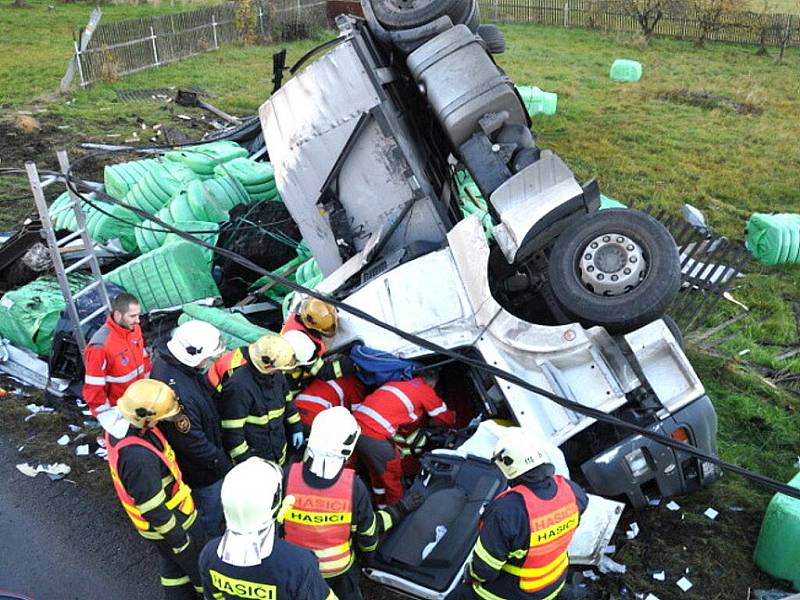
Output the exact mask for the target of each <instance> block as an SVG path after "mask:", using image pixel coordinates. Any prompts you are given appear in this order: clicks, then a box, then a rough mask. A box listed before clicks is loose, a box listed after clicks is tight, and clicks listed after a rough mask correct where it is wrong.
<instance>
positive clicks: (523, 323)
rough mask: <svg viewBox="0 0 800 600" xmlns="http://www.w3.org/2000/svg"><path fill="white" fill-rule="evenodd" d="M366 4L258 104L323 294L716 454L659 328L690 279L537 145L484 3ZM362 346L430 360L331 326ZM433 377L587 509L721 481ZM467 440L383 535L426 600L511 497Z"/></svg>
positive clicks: (475, 372) (639, 221)
mask: <svg viewBox="0 0 800 600" xmlns="http://www.w3.org/2000/svg"><path fill="white" fill-rule="evenodd" d="M362 7H363V9H364V18H363V19H361V18H356V17H352V16H345V15H342V16H340V17H338V18H337V21H336V24H337V26H338V29H339V37H338V38H337V39H336V40H335V41H334V42H332V43H331V42H329V43H327V44H325V45H323V46H321V47H320V48H318V49H317V51H315V52H312V53H309V55H307V56H306V57H304V59H303V61H304V62H305V63H308V64H304V65H303V69H302V70H300V71H299V72H297V73H296V75H295V76H294V77H293V78H292V79H290V80H289V81H287V82H286V84H285V85H284V86H283V87H282V88H281V89H279V90H278V91H277V92H276V93H275V94H273V95H272V97H271V98H270V99H269V100H268V101H267V102H265V103H264V105H263V106H262V107H261V109H260V119H261V124H262V128H263V132H264V137H265V140H266V144H267V147H268V148H269V154H270V160H271V161H272V164H273V167H274V170H275V179H276V182H277V187H278V189H279V191H280V194H281V196H282V197H283V199H284V202H285V204H286V206H287V207H288V209H289V211H290V213H291V215H292V217H293V218H294V220H295V221H296V223H297V224H298V226H299V228H300V231H301V233H302V236H303V239H304V241H305V242H306V244H307V245H308V246H309V248H310V249H311V251H312V252H313V254H314V257H315V258H316V259H317V261H318V263H319V265H320V267H321V269H322V271H323V273H324V274H325V275H326V278H325V280H324V281H323V283H322V284H321V285H320V286H319V287H318V289H319V290H320V291H323V292H325V293H328V294H330V295H331V296H332V297H334V298H336V299H338V300H341V301H343V302H345V303H346V304H348V305H351V306H353V307H356V308H359V309H361V310H363V311H365V312H367V313H369V314H371V315H374V316H375V317H377V318H378V319H380V320H381V321H383V322H385V323H389V324H391V325H393V326H395V327H397V328H399V329H401V330H403V331H406V332H409V333H412V334H414V335H416V336H419V337H421V338H424V339H425V340H427V341H429V342H433V343H435V344H437V345H438V346H441V347H444V348H446V349H449V350H457V351H459V352H461V353H462V354H464V355H466V356H469V357H471V358H473V359H477V360H479V361H481V362H483V363H485V364H487V365H492V366H494V367H499V368H501V369H504V370H506V371H508V372H511V373H513V374H515V375H517V376H519V377H522V378H523V379H525V380H526V381H528V382H530V383H532V384H534V385H536V386H538V387H540V388H543V389H545V390H549V391H551V392H553V393H555V394H558V395H559V396H562V397H565V398H567V399H569V400H572V401H574V402H577V403H579V404H582V405H584V406H586V407H590V408H594V409H598V410H601V411H603V412H605V413H607V414H610V415H614V416H616V417H619V418H621V419H624V420H626V421H629V422H631V423H635V424H637V425H639V426H643V427H646V428H648V429H650V430H652V431H654V432H658V433H661V434H664V435H666V436H670V437H672V438H673V439H676V440H679V441H687V442H689V443H691V444H693V445H695V446H696V447H698V448H699V449H701V450H702V451H704V452H706V453H709V454H711V455H715V454H716V423H717V420H716V414H715V412H714V408H713V406H712V404H711V402H710V400H709V398H708V396H707V395H706V394H705V391H704V388H703V385H702V383H701V382H700V380H699V379H698V377H697V375H696V374H695V372H694V370H693V368H692V366H691V364H690V362H689V360H688V359H687V357H686V355H685V354H684V352H683V349H682V341H681V337H680V332H679V331H677V329H676V328H675V327H674V323H672V322H671V321H670V319H669V318H668V317H666V318H665V317H664V312H665V310H666V308H667V306H668V305H669V303H670V301H671V300H672V298H673V297H674V295H675V294H676V293H677V291H678V288H679V287H680V282H681V272H680V262H679V256H678V251H677V249H676V246H675V242H674V241H673V239H672V237H671V236H670V234H669V232H668V231H667V230H666V229H665V228H664V227H663V226H662V225H661V224H660V223H659V222H658V221H656V220H655V219H653V218H651V217H650V216H648V215H647V214H645V213H643V212H639V211H635V210H628V209H610V210H599V208H600V191H599V187H598V185H597V183H596V182H595V181H590V182H589V183H587V184H585V185H581V184H579V183H578V181H577V180H576V178H575V176H574V174H573V173H572V171H571V170H570V169H569V167H568V166H567V165H566V164H565V163H564V161H563V160H561V159H560V158H559V157H558V156H557V155H556V154H554V153H553V152H551V151H549V150H545V149H542V148H539V147H538V146H537V144H536V140H535V137H534V135H533V134H532V133H531V129H530V127H531V122H530V119H529V117H528V115H527V113H526V111H525V109H524V107H523V105H522V102H521V99H520V97H519V94H518V92H517V91H516V89H515V87H514V85H513V83H512V82H511V81H510V79H509V77H508V76H506V74H505V73H504V72H503V70H502V69H501V68H500V67H499V66H498V65H497V64H496V63H495V60H494V58H493V56H492V52H500V51H502V50H503V48H504V46H505V42H504V40H503V37H502V34H501V32H500V31H499V30H497V29H496V28H494V27H492V26H481V25H480V23H479V16H478V8H477V0H417V1H416V2H411V3H409V2H400V1H398V0H364V1H363V2H362ZM464 172H467V173H468V174H469V175H470V176H471V177H472V179H473V180H474V182H475V183H476V184H477V188H478V189H479V190H480V194H481V195H482V196H483V199H485V201H486V203H487V210H488V213H489V215H490V217H491V221H492V223H493V225H492V227H491V228H489V229H488V231H487V230H486V229H485V228H484V226H483V225H482V223H481V222H479V220H478V219H477V218H476V217H475V216H471V217H469V218H463V216H462V212H461V211H460V210H459V207H458V204H457V199H458V193H457V190H456V179H457V177H458V176H459V174H460V173H464ZM356 342H360V343H364V344H367V345H368V346H373V347H375V348H380V349H381V350H385V351H388V352H391V353H393V354H396V355H399V356H401V357H404V358H409V359H414V360H417V361H421V362H424V363H427V364H432V363H437V362H439V361H441V358H442V357H440V356H437V355H436V353H433V352H431V351H429V350H427V349H424V348H422V347H419V346H417V345H415V344H414V343H411V342H409V341H407V340H406V339H404V338H401V337H399V336H396V335H394V334H392V333H390V332H387V331H386V330H384V329H381V328H379V327H377V326H375V325H373V324H370V323H367V322H365V321H363V320H361V319H358V318H355V317H353V316H351V315H348V314H342V315H341V325H340V328H339V332H338V334H337V336H336V338H335V340H334V342H333V344H332V349H333V350H346V349H347V348H348V347H349V346H351V345H352V344H354V343H356ZM442 372H443V375H444V377H443V379H444V381H443V387H444V393H445V400H446V401H447V402H448V404H450V405H451V406H453V405H457V406H458V413H459V416H460V421H472V422H473V424H474V423H475V422H477V421H478V420H480V421H484V422H489V421H497V422H510V423H512V424H516V425H519V426H520V427H523V428H524V429H525V430H526V431H528V432H530V435H532V436H537V437H538V438H540V439H542V440H546V441H547V442H549V443H551V444H552V446H553V448H556V450H555V453H557V454H559V457H560V456H561V455H563V459H564V460H565V463H566V465H568V467H569V469H570V470H571V475H572V476H573V477H574V478H577V479H579V480H582V481H583V482H584V483H585V484H586V486H587V487H588V489H589V490H590V491H591V492H592V493H593V494H597V495H601V496H606V497H617V498H624V497H627V499H628V500H629V501H630V502H631V503H632V504H633V505H634V506H642V505H644V504H646V503H647V501H648V496H653V495H656V496H671V495H676V494H682V493H686V492H689V491H691V490H693V489H697V488H700V487H702V486H705V485H708V484H710V483H712V482H714V481H715V480H716V479H717V478H718V477H719V472H718V470H717V468H716V466H715V465H713V464H710V463H706V462H703V461H700V460H697V459H695V458H692V457H690V456H689V455H685V454H682V453H681V452H679V451H674V450H672V449H670V448H666V447H664V446H662V445H660V444H658V443H655V442H652V441H649V440H648V439H645V438H644V437H642V436H640V435H630V434H629V433H627V432H626V431H622V430H619V429H617V428H615V427H612V426H609V425H606V424H603V423H600V422H597V421H596V420H595V419H592V418H589V417H587V416H585V415H582V414H579V413H578V412H575V411H572V410H568V409H565V408H563V407H561V406H559V405H558V404H556V403H554V402H552V401H550V400H548V399H547V398H545V397H543V396H541V395H538V394H535V393H533V392H531V391H529V390H526V389H523V388H521V387H519V386H516V385H513V384H511V383H508V382H506V381H504V380H501V379H498V378H496V377H494V376H492V375H489V374H487V373H485V372H483V371H482V370H480V369H477V368H475V367H474V366H464V365H460V364H457V363H456V364H450V365H448V366H446V367H444V368H443V371H442ZM462 424H464V423H463V422H462ZM473 430H474V428H473V429H469V430H468V433H467V434H466V435H465V436H463V437H462V438H460V439H459V437H458V435H455V434H454V435H452V436H450V437H447V436H445V437H443V438H441V440H442V441H441V444H440V445H441V446H442V448H440V449H434V450H433V451H432V452H430V453H428V454H427V455H426V456H425V457H423V459H422V472H421V474H420V476H419V477H418V478H417V481H416V483H415V484H414V485H415V486H417V487H418V488H419V489H421V490H423V491H425V493H426V495H427V497H428V499H427V501H426V503H425V504H424V505H423V506H422V508H421V509H420V510H418V511H417V512H416V513H415V514H414V515H413V516H412V517H411V518H409V519H408V520H407V521H406V522H404V523H403V524H402V526H401V527H399V528H398V529H397V530H395V531H392V532H391V534H390V535H389V536H388V538H387V540H386V541H385V543H384V544H383V545H382V547H381V549H380V550H379V557H378V559H377V561H376V562H375V564H374V565H372V566H371V568H370V569H368V574H369V576H370V577H372V578H373V579H375V580H377V581H379V582H381V583H384V584H386V585H388V586H389V587H392V588H394V589H396V590H398V591H401V592H403V593H406V594H409V595H411V596H414V597H418V598H442V597H444V596H445V595H446V594H447V592H448V591H449V590H450V589H452V587H453V586H454V585H455V584H456V583H457V581H458V579H459V577H460V573H461V569H462V567H463V565H464V562H465V561H466V559H467V557H468V554H469V552H470V550H471V548H472V545H473V544H474V540H475V536H476V530H477V522H478V518H479V514H480V511H481V509H482V507H483V505H484V504H485V503H486V502H487V501H489V500H490V499H491V498H493V497H494V495H496V494H497V493H498V492H499V491H500V490H501V488H502V486H503V485H504V482H502V481H501V480H500V478H499V473H498V472H497V471H496V470H495V469H493V467H491V465H490V463H489V461H488V458H489V455H490V450H488V448H490V446H491V444H489V443H486V441H485V440H481V439H478V438H479V437H481V435H483V432H482V428H478V433H474V434H473V433H472V432H473ZM470 436H471V437H470ZM465 438H466V439H465ZM445 440H446V441H445ZM556 462H558V461H556Z"/></svg>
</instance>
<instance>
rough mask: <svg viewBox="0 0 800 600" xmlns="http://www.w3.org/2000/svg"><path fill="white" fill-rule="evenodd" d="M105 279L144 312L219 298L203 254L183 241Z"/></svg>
mask: <svg viewBox="0 0 800 600" xmlns="http://www.w3.org/2000/svg"><path fill="white" fill-rule="evenodd" d="M105 277H106V279H107V280H108V281H110V282H111V283H115V284H116V285H118V286H120V287H121V288H123V289H125V290H126V291H128V292H130V293H131V294H133V295H134V296H136V297H137V298H139V302H140V303H141V306H142V310H143V311H144V312H149V311H151V310H154V309H158V308H169V307H173V306H182V305H183V304H186V303H187V302H194V301H195V300H201V299H203V298H217V297H219V289H218V288H217V284H216V283H215V282H214V278H213V277H212V276H211V268H210V265H209V262H208V259H207V256H206V252H205V251H204V249H203V248H201V247H200V246H198V245H197V244H193V243H192V242H188V241H185V240H181V241H178V242H175V243H174V244H167V245H164V246H162V247H160V248H158V249H156V250H153V251H151V252H148V253H147V254H143V255H142V256H140V257H138V258H136V259H134V260H132V261H131V262H129V263H127V264H124V265H122V266H121V267H118V268H116V269H114V270H113V271H111V272H110V273H108V274H107V275H106V276H105Z"/></svg>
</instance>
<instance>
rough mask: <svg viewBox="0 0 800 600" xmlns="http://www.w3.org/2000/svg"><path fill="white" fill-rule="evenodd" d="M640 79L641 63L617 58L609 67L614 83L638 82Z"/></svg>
mask: <svg viewBox="0 0 800 600" xmlns="http://www.w3.org/2000/svg"><path fill="white" fill-rule="evenodd" d="M641 78H642V63H640V62H637V61H635V60H628V59H625V58H618V59H617V60H615V61H614V64H613V65H611V79H612V80H614V81H639V80H640V79H641Z"/></svg>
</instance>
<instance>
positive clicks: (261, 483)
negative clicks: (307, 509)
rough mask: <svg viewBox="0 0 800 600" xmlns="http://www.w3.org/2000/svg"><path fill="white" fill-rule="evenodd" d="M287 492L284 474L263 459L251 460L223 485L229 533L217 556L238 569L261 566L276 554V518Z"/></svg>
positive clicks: (224, 537) (224, 506)
mask: <svg viewBox="0 0 800 600" xmlns="http://www.w3.org/2000/svg"><path fill="white" fill-rule="evenodd" d="M282 493H283V472H282V471H281V469H280V467H279V466H278V465H276V464H275V463H272V462H269V461H266V460H264V459H263V458H258V457H252V458H248V459H247V460H246V461H244V462H243V463H240V464H238V465H236V466H235V467H233V469H231V470H230V471H229V472H228V474H227V475H226V476H225V479H224V480H223V482H222V491H221V494H220V495H221V497H222V510H223V511H224V513H225V523H226V528H227V530H226V532H225V535H224V536H223V538H222V540H221V542H220V545H219V547H218V548H217V554H218V555H219V556H220V558H222V560H223V561H225V562H227V563H230V564H234V565H237V566H252V565H257V564H260V563H261V559H263V558H266V557H267V556H269V555H270V554H271V552H272V544H273V541H274V537H275V527H274V524H275V518H276V517H277V514H278V511H279V510H280V506H281V500H282Z"/></svg>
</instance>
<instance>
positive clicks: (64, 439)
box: [57, 433, 69, 446]
mask: <svg viewBox="0 0 800 600" xmlns="http://www.w3.org/2000/svg"><path fill="white" fill-rule="evenodd" d="M57 443H58V445H59V446H66V445H67V444H69V436H68V435H67V434H66V433H65V434H64V435H62V436H61V437H60V438H58V440H57Z"/></svg>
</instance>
